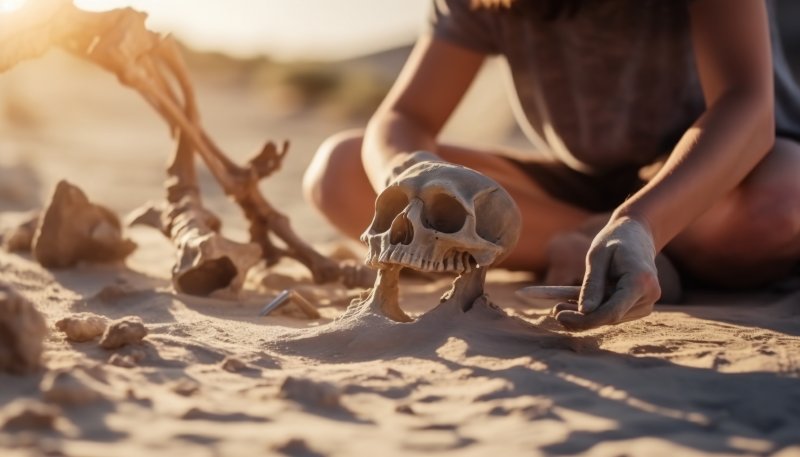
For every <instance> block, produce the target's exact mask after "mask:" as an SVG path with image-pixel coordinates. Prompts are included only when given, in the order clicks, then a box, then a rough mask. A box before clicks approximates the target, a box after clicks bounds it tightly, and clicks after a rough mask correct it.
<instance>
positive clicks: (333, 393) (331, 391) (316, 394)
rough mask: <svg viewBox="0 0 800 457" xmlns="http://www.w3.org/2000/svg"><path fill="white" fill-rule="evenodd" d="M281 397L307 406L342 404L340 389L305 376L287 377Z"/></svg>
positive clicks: (334, 405)
mask: <svg viewBox="0 0 800 457" xmlns="http://www.w3.org/2000/svg"><path fill="white" fill-rule="evenodd" d="M280 394H281V397H283V398H287V399H289V400H294V401H296V402H298V403H301V404H303V405H306V406H322V407H325V408H335V407H338V406H339V405H340V403H339V398H340V397H341V393H340V392H339V389H338V388H337V387H336V386H335V385H333V384H331V383H328V382H318V381H312V380H310V379H304V378H294V377H292V376H289V377H287V378H286V379H285V380H284V381H283V384H282V385H281V389H280Z"/></svg>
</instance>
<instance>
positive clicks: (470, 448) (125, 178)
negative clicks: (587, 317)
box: [0, 55, 800, 457]
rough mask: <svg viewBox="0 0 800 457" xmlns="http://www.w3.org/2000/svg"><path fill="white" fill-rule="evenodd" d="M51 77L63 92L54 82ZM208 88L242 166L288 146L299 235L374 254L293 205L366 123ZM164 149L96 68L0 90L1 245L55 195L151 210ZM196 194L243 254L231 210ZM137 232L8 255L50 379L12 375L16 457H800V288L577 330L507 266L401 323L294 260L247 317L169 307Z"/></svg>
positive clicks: (244, 302) (276, 271)
mask: <svg viewBox="0 0 800 457" xmlns="http://www.w3.org/2000/svg"><path fill="white" fill-rule="evenodd" d="M56 71H60V72H63V73H62V74H64V75H71V77H66V76H64V77H63V78H60V79H58V83H57V84H50V83H49V81H51V80H52V78H53V76H52V75H54V74H56V73H55V72H56ZM194 71H195V72H197V73H196V77H197V83H198V92H199V95H200V103H201V110H202V112H203V113H205V120H206V124H207V125H208V126H209V130H210V131H212V132H213V134H215V135H217V136H218V137H219V139H220V143H221V144H222V145H223V147H225V148H226V150H228V151H230V153H231V154H232V155H233V156H234V157H236V158H237V160H242V159H243V158H244V157H247V156H248V155H249V154H250V153H251V152H252V151H253V150H255V149H257V148H258V147H259V145H260V144H261V142H262V141H263V140H264V138H265V137H273V138H274V139H276V140H282V139H283V138H284V137H286V138H289V139H291V140H292V141H293V144H294V149H293V150H292V151H291V152H290V153H289V158H288V159H287V162H286V165H285V167H284V169H283V170H281V171H280V172H279V173H278V174H277V175H275V176H273V177H270V178H269V179H268V180H267V181H266V183H265V184H264V185H263V187H262V189H263V190H264V192H265V195H266V196H267V198H269V199H270V200H271V201H272V202H273V203H274V204H275V205H276V206H277V207H278V208H280V209H281V210H282V211H284V212H286V213H287V214H288V215H289V216H290V217H291V218H292V222H293V225H294V227H296V228H297V231H298V232H299V233H300V235H301V236H303V237H304V238H305V239H307V240H309V241H312V242H313V243H315V245H316V246H318V247H319V248H320V249H321V250H322V251H323V252H333V251H336V252H338V253H339V255H342V254H341V253H342V252H343V251H346V250H348V249H350V250H355V251H356V255H357V256H361V255H363V252H358V251H357V249H355V248H353V247H352V245H349V244H347V243H344V242H343V241H342V240H340V239H338V237H337V236H336V235H335V233H333V232H332V230H331V229H330V227H328V226H327V225H325V223H324V222H323V221H322V220H321V219H320V218H319V216H318V215H316V214H315V213H314V212H313V211H312V210H311V209H310V208H309V207H308V206H307V205H305V204H304V203H303V202H302V200H301V192H300V177H301V174H302V170H303V169H304V168H305V166H306V164H307V163H308V161H309V160H310V157H311V153H312V152H313V150H314V148H315V147H316V146H317V145H318V144H319V142H321V141H322V139H323V138H324V137H325V136H326V135H329V134H331V133H333V132H335V131H337V130H340V129H343V128H346V127H353V126H357V125H359V123H360V122H361V121H359V120H350V119H342V118H331V117H326V116H325V115H323V114H320V113H316V112H308V113H305V114H295V115H287V114H286V113H285V112H283V113H281V112H278V111H277V109H276V108H275V107H274V106H273V105H271V104H270V103H271V102H270V99H265V98H263V97H261V98H259V96H257V94H254V92H253V91H252V89H251V88H248V87H249V86H247V85H246V84H244V83H243V82H242V81H243V77H242V76H241V75H239V74H227V73H225V72H216V73H215V72H207V73H203V72H198V71H197V70H196V69H195V70H194ZM171 147H172V146H171V142H170V140H169V137H168V135H167V132H166V129H165V128H164V126H163V125H161V123H160V121H159V120H158V119H157V117H156V116H155V115H154V114H152V113H151V112H150V111H149V109H148V108H147V107H146V106H145V104H144V102H142V101H141V100H139V99H138V98H137V96H136V95H135V94H133V93H131V92H130V91H126V90H124V89H120V88H118V87H117V85H116V82H115V81H114V79H113V77H111V76H108V75H104V74H102V73H100V72H99V71H97V70H96V69H94V68H92V67H88V66H85V65H82V64H78V63H72V62H71V61H69V60H68V58H66V57H63V56H58V55H55V56H51V57H48V58H46V59H44V60H42V61H39V62H33V63H30V64H26V65H25V66H24V67H22V68H19V69H16V70H14V71H13V72H11V73H9V74H6V75H3V76H0V211H2V213H1V214H0V229H2V228H6V227H11V226H13V225H14V224H16V223H18V222H20V221H24V220H25V218H26V211H30V210H32V209H35V207H37V206H41V205H42V203H43V201H44V200H45V199H46V198H47V197H48V196H49V195H50V194H51V192H52V189H53V187H54V186H55V183H56V182H58V181H59V180H61V179H67V180H69V182H71V183H73V184H75V185H77V186H79V187H81V189H83V191H85V192H86V194H87V196H88V197H89V199H91V200H92V201H93V202H97V203H99V204H102V205H104V206H106V207H108V208H110V209H111V210H113V211H115V212H116V213H118V214H120V215H124V214H125V213H126V212H128V211H130V210H133V209H134V208H136V207H137V206H140V205H141V204H142V203H144V202H145V201H147V200H155V199H159V198H160V197H161V195H162V192H163V191H162V182H161V180H162V179H163V177H164V171H163V164H164V163H165V161H166V157H167V155H168V153H169V151H170V149H171ZM201 180H202V181H203V185H204V191H205V192H206V194H207V195H208V198H207V205H208V207H209V208H210V209H211V210H212V211H215V212H216V213H217V214H219V215H220V217H221V219H222V220H223V223H224V225H225V230H226V233H228V234H230V236H231V237H232V238H234V239H239V240H244V233H243V228H244V227H245V225H244V222H243V221H241V217H240V215H239V214H238V212H237V209H236V207H235V206H233V205H231V204H229V203H228V202H227V201H226V200H225V199H224V197H223V196H222V195H221V194H220V192H219V190H218V188H216V187H215V186H214V185H213V184H212V183H211V180H210V178H209V176H208V174H207V172H204V171H201ZM125 236H126V237H129V238H130V239H131V240H132V241H133V242H134V243H136V245H138V248H137V249H136V251H134V252H133V253H132V254H131V255H130V256H129V257H128V258H127V259H126V261H125V263H124V264H122V263H115V264H80V265H78V266H75V267H72V268H68V269H59V270H47V269H45V268H43V267H42V266H41V265H39V264H38V263H37V262H36V261H35V259H34V258H33V257H32V256H31V255H30V254H26V253H24V252H22V253H10V252H7V251H0V283H2V284H4V285H5V286H4V287H8V288H11V289H13V290H14V291H15V293H17V294H19V295H20V296H21V297H23V298H24V299H26V300H27V301H29V302H30V303H32V304H33V305H34V306H35V308H36V309H37V310H38V311H39V312H40V313H41V314H42V315H43V316H44V318H45V320H46V323H47V328H48V334H47V336H46V339H45V341H44V351H43V355H42V368H40V369H38V370H36V371H34V372H33V373H32V374H25V375H10V374H0V455H2V456H3V457H17V456H40V455H52V456H62V455H63V456H74V457H95V456H96V457H106V456H115V457H128V456H130V457H139V456H149V457H157V456H158V457H160V456H187V457H188V456H192V457H195V456H199V457H205V456H209V457H211V456H263V455H293V456H295V455H296V456H317V455H335V456H352V455H365V456H367V455H368V456H373V455H381V456H383V455H466V456H473V455H474V456H484V455H496V456H501V455H525V456H530V455H577V454H585V453H586V454H591V455H599V456H618V455H641V456H658V455H667V456H692V455H698V456H699V455H765V454H776V455H781V456H790V455H800V287H798V285H797V284H792V283H784V284H783V285H782V287H781V288H772V289H764V290H760V291H753V292H748V293H736V294H734V293H730V294H720V293H710V292H701V291H692V292H690V294H689V300H688V303H686V304H680V305H659V306H657V307H656V312H655V313H654V314H653V315H651V316H649V317H647V318H645V319H642V320H639V321H636V322H631V323H627V324H624V325H620V326H615V327H610V328H603V329H599V330H594V331H590V332H584V333H580V334H570V333H568V332H565V331H563V329H561V328H560V327H559V326H558V324H557V323H556V322H555V321H554V320H553V319H551V318H550V317H548V315H547V309H541V308H534V307H531V306H529V305H526V304H525V303H523V302H521V301H519V299H518V298H516V296H515V294H514V292H515V290H517V289H518V288H519V287H522V286H525V285H529V284H531V281H533V280H534V279H535V278H532V277H530V276H528V275H525V274H519V273H511V272H505V271H491V272H489V275H488V282H487V291H488V294H489V299H490V300H491V303H490V302H489V301H486V300H479V301H478V302H476V304H475V306H473V308H472V309H471V310H469V311H468V312H462V311H461V310H460V309H457V308H454V307H448V306H442V307H439V308H436V310H435V311H432V312H431V313H429V314H425V315H424V317H422V318H420V319H418V320H416V321H415V322H412V323H397V322H394V321H390V320H388V319H386V318H385V317H383V316H381V315H379V314H375V313H372V312H369V311H368V310H366V311H365V310H360V312H357V311H359V310H355V311H351V312H350V313H347V314H345V309H346V306H347V304H348V303H349V302H350V300H352V299H354V298H359V297H360V296H362V293H363V291H361V290H346V289H344V288H343V287H342V286H338V285H326V286H317V285H314V284H313V283H312V282H311V280H310V279H309V274H308V272H307V271H306V270H305V269H304V268H303V267H302V266H300V265H298V264H295V263H292V262H288V261H287V262H283V263H280V264H278V265H277V266H276V267H274V268H273V269H272V270H270V271H264V270H263V269H259V270H257V271H253V272H252V273H251V275H250V276H249V277H248V279H247V281H246V283H245V288H244V292H243V294H242V296H241V298H240V300H225V299H222V298H197V297H191V296H188V295H183V294H176V293H175V292H174V291H173V290H172V288H171V285H170V279H169V272H170V268H171V262H172V260H173V247H172V246H171V244H170V243H169V241H168V240H166V239H165V238H164V237H163V236H162V235H161V234H160V233H158V232H157V231H155V230H152V229H148V228H143V227H137V228H133V229H126V231H125ZM450 281H451V278H449V277H436V278H432V279H423V278H419V277H413V276H410V275H409V276H406V277H403V278H402V282H401V298H400V303H401V306H402V307H403V309H404V311H405V312H406V313H408V314H409V315H410V316H412V317H419V316H421V315H423V313H425V312H426V311H429V310H431V309H433V308H434V307H435V305H436V304H437V303H438V298H439V296H440V295H441V294H442V293H443V292H444V291H445V290H447V289H448V288H449V286H450ZM287 287H292V288H293V289H294V290H296V291H297V292H298V293H300V294H302V295H303V296H304V297H305V298H307V299H308V300H309V301H310V302H311V303H312V304H314V305H315V306H317V307H318V309H319V311H320V314H321V316H322V317H321V318H320V319H318V320H308V319H307V318H305V317H304V314H303V313H302V312H299V310H297V309H296V308H293V307H291V306H287V307H285V308H283V309H281V310H279V311H278V312H275V313H273V314H270V315H269V316H267V317H259V316H258V312H259V310H260V309H261V307H263V306H264V304H265V303H267V302H268V301H269V300H271V299H272V298H273V297H275V296H276V295H277V294H278V293H279V292H280V291H281V290H283V289H284V288H287ZM81 313H85V314H81ZM343 315H344V316H345V317H344V318H343V317H342V316H343ZM337 317H338V318H339V319H338V320H337V319H336V318H337ZM64 319H67V320H64ZM57 322H62V323H61V324H58V325H57ZM0 344H4V342H3V339H2V338H0Z"/></svg>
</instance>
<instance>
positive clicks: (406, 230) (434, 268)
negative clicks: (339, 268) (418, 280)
mask: <svg viewBox="0 0 800 457" xmlns="http://www.w3.org/2000/svg"><path fill="white" fill-rule="evenodd" d="M520 226H521V216H520V212H519V209H518V208H517V205H516V204H515V203H514V200H513V199H512V198H511V196H510V195H509V194H508V193H507V192H506V191H505V190H504V189H503V188H502V187H501V186H500V185H499V184H497V183H496V182H495V181H494V180H492V179H490V178H488V177H486V176H484V175H482V174H480V173H478V172H476V171H473V170H471V169H469V168H466V167H463V166H460V165H454V164H451V163H446V162H420V163H417V164H415V165H413V166H411V167H409V168H408V169H407V170H405V171H404V172H403V173H402V174H400V175H399V176H398V177H397V179H395V181H394V182H393V183H392V184H391V185H389V186H388V187H387V188H386V189H385V190H384V191H383V192H381V194H380V195H379V196H378V199H377V200H376V202H375V216H374V217H373V220H372V223H371V224H370V226H369V228H368V229H367V230H366V231H365V232H364V234H363V235H362V236H361V239H362V241H364V242H365V243H366V244H367V246H368V247H369V254H368V257H367V264H368V265H369V266H371V267H373V268H377V269H382V268H387V267H389V266H401V267H407V268H412V269H415V270H419V271H429V272H452V273H458V274H462V273H468V272H470V271H472V270H473V269H475V268H478V267H488V266H491V265H495V264H497V263H498V262H499V261H500V260H502V259H503V258H504V257H505V256H506V255H508V253H509V252H510V250H511V248H512V247H513V246H514V245H515V244H516V242H517V240H518V238H519V234H520Z"/></svg>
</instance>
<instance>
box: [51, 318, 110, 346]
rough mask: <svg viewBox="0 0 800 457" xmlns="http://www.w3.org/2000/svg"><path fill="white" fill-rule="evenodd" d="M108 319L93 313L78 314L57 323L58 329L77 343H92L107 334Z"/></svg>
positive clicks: (68, 338)
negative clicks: (104, 333)
mask: <svg viewBox="0 0 800 457" xmlns="http://www.w3.org/2000/svg"><path fill="white" fill-rule="evenodd" d="M107 326H108V319H106V318H105V317H103V316H98V315H97V314H92V313H78V314H73V315H72V316H68V317H65V318H63V319H61V320H60V321H58V322H56V328H57V329H58V330H61V331H62V332H64V333H65V334H66V335H67V340H69V341H75V342H78V343H80V342H84V341H91V340H93V339H95V338H97V337H99V336H100V335H102V334H103V332H105V330H106V327H107Z"/></svg>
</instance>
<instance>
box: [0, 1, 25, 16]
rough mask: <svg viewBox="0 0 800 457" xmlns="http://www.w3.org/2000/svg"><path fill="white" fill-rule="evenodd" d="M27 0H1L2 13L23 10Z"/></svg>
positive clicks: (0, 8)
mask: <svg viewBox="0 0 800 457" xmlns="http://www.w3.org/2000/svg"><path fill="white" fill-rule="evenodd" d="M26 1H27V0H0V13H10V12H12V11H16V10H18V9H20V8H22V5H24V4H25V2H26Z"/></svg>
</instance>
